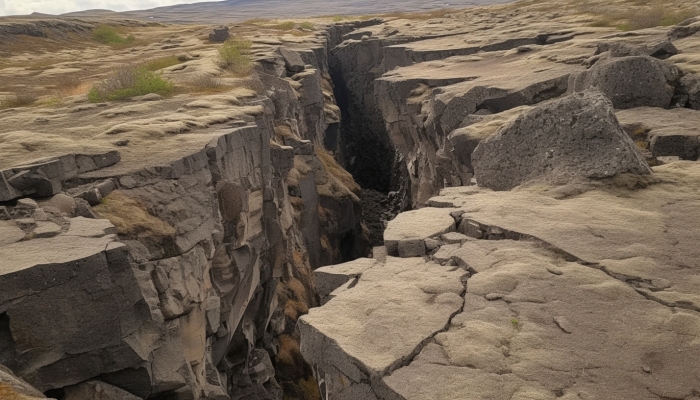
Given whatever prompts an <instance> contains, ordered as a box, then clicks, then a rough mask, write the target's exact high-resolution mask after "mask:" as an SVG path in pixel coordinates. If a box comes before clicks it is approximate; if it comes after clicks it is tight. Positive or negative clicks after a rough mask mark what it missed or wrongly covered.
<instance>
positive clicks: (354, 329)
mask: <svg viewBox="0 0 700 400" xmlns="http://www.w3.org/2000/svg"><path fill="white" fill-rule="evenodd" d="M643 179H645V178H644V177H643V176H631V175H630V176H623V177H618V178H616V179H615V178H614V179H610V180H607V181H598V182H588V183H585V184H584V183H581V184H570V185H565V186H558V187H554V186H543V185H540V186H531V187H527V186H526V187H520V188H518V189H517V190H513V191H508V192H493V191H490V190H488V189H482V188H478V187H460V188H450V189H443V191H442V193H441V196H438V197H434V198H432V199H430V201H429V202H430V204H432V205H433V206H434V207H428V208H423V209H420V210H416V211H413V212H412V213H406V214H409V215H413V217H414V218H419V217H418V216H419V215H421V214H423V215H425V216H427V215H432V214H434V213H436V212H438V211H437V210H443V212H444V213H445V214H446V215H452V216H453V217H454V218H455V222H456V225H458V226H459V227H460V228H458V229H460V230H463V229H461V227H463V226H465V225H469V226H471V227H472V228H471V229H470V230H465V232H466V233H467V234H468V235H469V236H470V237H469V238H466V240H463V241H461V242H457V243H448V241H446V240H445V237H447V235H444V234H443V235H437V234H436V235H433V237H432V238H429V239H428V240H426V241H425V245H426V246H428V245H431V246H432V245H434V243H432V242H431V240H434V241H435V242H437V243H438V244H439V246H440V247H439V248H437V249H433V250H432V251H431V250H429V249H427V248H426V254H427V255H426V256H423V257H413V258H401V259H398V258H391V257H390V258H389V261H387V263H386V264H385V265H382V264H376V265H375V266H374V267H371V268H369V269H367V270H365V271H364V272H363V273H362V274H361V275H360V277H359V280H358V282H357V284H356V285H355V286H354V287H352V288H349V289H346V290H344V291H343V292H342V293H341V294H339V295H338V296H337V297H335V298H334V299H333V300H331V301H330V302H329V303H328V304H326V305H325V306H323V307H321V308H319V309H312V310H311V313H310V314H309V315H308V316H307V317H304V318H303V321H304V322H303V324H302V325H301V329H302V331H301V332H302V352H303V354H304V356H305V357H307V359H309V360H312V361H311V362H312V363H313V364H314V365H315V366H316V368H317V369H318V370H317V373H318V374H319V377H320V378H322V379H323V380H324V381H325V383H326V385H327V393H329V394H330V396H331V397H330V398H344V397H342V396H339V397H335V395H336V394H338V393H344V391H350V390H360V389H359V387H363V388H364V389H366V390H371V393H372V395H374V396H376V398H378V399H416V400H418V399H455V400H457V399H558V398H564V399H609V398H616V399H695V398H696V397H694V396H697V393H699V392H700V364H698V360H700V338H699V335H700V312H699V311H700V307H698V306H699V305H700V303H699V302H698V295H699V294H700V291H699V290H698V287H700V286H699V284H700V282H699V281H698V278H697V276H698V275H697V271H698V268H700V266H699V265H698V261H697V260H698V256H700V254H699V252H700V250H699V249H700V248H698V246H697V243H698V240H699V236H698V234H697V228H696V227H695V226H694V224H695V223H696V222H697V221H698V220H700V211H698V210H700V199H698V198H697V196H696V195H695V193H697V192H696V191H697V190H698V189H700V164H697V163H694V162H675V163H671V164H668V165H664V166H660V167H655V168H654V180H653V182H650V183H648V185H647V186H646V187H644V188H639V187H638V186H636V187H635V185H634V184H630V182H629V180H636V181H637V183H639V182H638V181H640V180H643ZM435 207H438V208H435ZM454 210H459V212H454ZM477 231H478V234H476V233H475V232H477ZM494 234H496V236H494ZM477 237H478V238H477ZM489 239H491V240H489ZM438 263H439V264H441V265H442V266H438ZM416 268H418V269H424V270H426V271H427V270H430V269H432V268H435V269H438V268H447V269H448V270H449V271H450V274H454V278H453V280H454V281H455V288H457V287H458V285H457V284H456V282H457V281H458V280H459V278H458V277H459V276H460V274H461V275H464V276H465V278H466V277H468V279H467V281H466V291H465V292H462V293H461V297H462V301H463V303H464V305H463V308H461V309H460V308H458V309H459V311H458V312H457V313H453V314H451V315H450V314H449V313H447V312H445V314H442V315H443V316H442V317H441V318H442V319H441V320H446V321H448V322H447V323H446V324H445V326H444V327H441V328H440V329H435V328H434V327H432V329H425V330H423V329H422V327H424V326H425V327H426V328H427V327H428V326H429V325H426V324H424V322H423V321H424V320H423V319H422V315H424V313H425V312H431V313H435V312H434V311H430V310H431V309H433V308H434V307H435V304H432V303H431V301H420V299H421V296H424V295H425V293H423V294H421V296H418V297H416V295H414V294H413V292H411V291H409V290H407V289H405V283H403V279H404V277H406V276H409V275H407V274H409V272H408V270H409V269H411V270H413V269H416ZM432 275H433V276H432V277H431V278H430V280H429V281H428V280H424V279H428V278H418V280H417V281H415V282H413V285H426V284H429V283H428V282H435V279H437V277H436V276H435V273H432ZM440 276H442V275H440ZM414 279H416V278H414ZM370 288H372V289H371V290H370ZM414 290H415V288H414ZM416 293H419V294H420V292H418V291H416ZM450 296H452V295H450ZM437 298H439V296H438V297H437ZM437 298H436V299H437ZM458 304H459V303H458ZM406 305H410V309H411V310H410V311H406V308H404V306H406ZM452 310H454V308H453V309H452ZM445 315H447V319H444V318H445V317H444V316H445ZM435 316H437V315H435ZM437 325H439V324H437ZM437 325H436V326H437ZM407 335H410V337H411V341H410V342H407V341H406V338H407V337H408V336H407ZM413 335H417V336H416V337H414V336H413ZM416 342H420V343H421V346H420V347H418V348H417V350H416V351H415V352H413V353H411V351H410V350H413V349H414V347H412V346H413V344H414V343H416ZM414 355H415V357H413V356H414ZM324 357H325V358H324ZM389 365H395V366H396V367H395V368H390V367H388V366H389ZM359 371H361V372H362V373H359ZM362 385H364V386H362ZM351 388H354V389H351Z"/></svg>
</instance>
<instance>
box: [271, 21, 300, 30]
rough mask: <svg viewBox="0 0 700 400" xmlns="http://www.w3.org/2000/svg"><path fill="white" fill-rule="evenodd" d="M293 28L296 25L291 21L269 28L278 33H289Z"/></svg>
mask: <svg viewBox="0 0 700 400" xmlns="http://www.w3.org/2000/svg"><path fill="white" fill-rule="evenodd" d="M295 27H296V25H295V24H294V22H292V21H286V22H281V23H279V24H277V25H273V26H271V28H272V29H277V30H280V31H291V30H292V29H294V28H295Z"/></svg>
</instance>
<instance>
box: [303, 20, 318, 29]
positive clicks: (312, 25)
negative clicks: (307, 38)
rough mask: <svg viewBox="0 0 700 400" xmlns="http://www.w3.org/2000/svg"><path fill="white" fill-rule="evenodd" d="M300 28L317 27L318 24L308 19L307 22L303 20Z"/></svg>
mask: <svg viewBox="0 0 700 400" xmlns="http://www.w3.org/2000/svg"><path fill="white" fill-rule="evenodd" d="M299 28H301V29H315V28H316V26H315V25H314V24H312V23H311V22H308V21H306V22H302V23H301V24H299Z"/></svg>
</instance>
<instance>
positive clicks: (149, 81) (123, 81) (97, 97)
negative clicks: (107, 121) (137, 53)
mask: <svg viewBox="0 0 700 400" xmlns="http://www.w3.org/2000/svg"><path fill="white" fill-rule="evenodd" d="M172 91H173V84H172V83H171V82H170V81H168V80H166V79H164V78H163V77H162V76H161V75H160V74H158V73H156V72H153V71H149V70H148V69H147V68H145V67H143V66H141V67H135V66H125V67H121V68H117V69H115V70H114V72H113V73H112V75H110V76H109V77H107V79H105V80H103V81H102V82H100V83H98V84H96V85H95V86H93V87H92V89H90V91H89V92H88V99H89V100H90V101H91V102H93V103H98V102H103V101H113V100H124V99H128V98H131V97H135V96H142V95H145V94H149V93H156V94H160V95H169V94H171V93H172Z"/></svg>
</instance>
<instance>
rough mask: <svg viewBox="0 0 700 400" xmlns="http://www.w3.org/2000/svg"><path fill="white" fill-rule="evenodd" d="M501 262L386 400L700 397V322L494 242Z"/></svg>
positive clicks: (604, 278) (591, 274)
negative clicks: (398, 399) (698, 395)
mask: <svg viewBox="0 0 700 400" xmlns="http://www.w3.org/2000/svg"><path fill="white" fill-rule="evenodd" d="M494 247H496V248H497V251H499V252H500V255H499V257H500V262H499V263H498V264H497V265H494V266H493V267H492V268H490V269H488V270H485V271H482V272H479V273H477V274H476V275H474V276H473V277H471V278H470V279H469V282H468V285H467V294H466V297H465V308H464V312H463V313H461V314H459V315H457V316H455V318H454V319H453V320H452V324H451V326H450V329H449V330H447V331H446V332H441V333H438V334H437V335H436V336H435V339H434V341H433V342H432V343H430V344H428V345H427V346H426V347H424V348H423V350H422V352H421V353H420V354H419V355H418V356H417V357H416V359H415V360H414V361H413V363H411V364H410V365H408V366H406V367H404V368H400V369H398V370H396V371H394V372H393V373H392V374H391V376H387V377H385V378H383V380H382V384H383V387H384V388H385V390H386V393H382V394H384V395H385V398H391V399H394V398H402V399H406V400H413V399H415V400H419V399H420V400H422V399H427V398H430V399H436V400H465V399H474V400H477V399H551V400H554V399H557V398H561V399H572V400H573V399H581V398H591V399H594V398H597V399H611V398H615V399H650V400H651V399H659V398H679V399H680V398H691V397H692V394H693V393H697V392H698V390H699V389H700V375H698V374H699V372H698V371H700V369H698V363H697V360H698V359H700V341H698V335H700V314H698V313H696V312H692V311H687V310H674V309H672V308H670V307H666V306H663V305H661V304H658V303H656V302H654V301H650V300H647V299H646V298H645V297H643V296H641V295H640V294H638V293H637V292H636V291H635V290H634V289H633V288H632V287H630V286H629V285H628V284H626V283H624V282H621V281H619V280H617V279H615V278H612V277H610V276H608V275H606V274H605V273H604V272H602V271H600V270H597V269H594V268H591V267H588V266H583V265H580V264H577V263H570V262H569V263H567V262H565V261H564V260H562V259H561V258H560V257H559V256H557V255H556V254H555V253H551V252H550V253H548V252H547V251H543V250H536V249H523V248H517V252H512V253H510V255H508V254H507V252H508V249H513V244H512V243H508V241H500V242H495V244H494Z"/></svg>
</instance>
